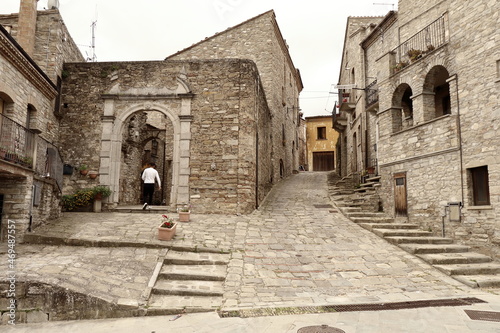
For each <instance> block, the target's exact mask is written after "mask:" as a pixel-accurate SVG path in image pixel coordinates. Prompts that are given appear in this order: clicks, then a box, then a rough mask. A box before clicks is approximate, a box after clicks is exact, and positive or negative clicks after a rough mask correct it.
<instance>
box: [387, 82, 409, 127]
mask: <svg viewBox="0 0 500 333" xmlns="http://www.w3.org/2000/svg"><path fill="white" fill-rule="evenodd" d="M412 96H413V90H412V88H411V87H410V85H409V84H407V83H402V84H400V85H399V86H398V87H397V88H396V89H395V90H394V93H393V94H392V131H393V132H398V131H401V130H403V129H405V128H408V127H411V126H413V100H412Z"/></svg>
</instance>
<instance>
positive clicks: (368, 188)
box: [353, 187, 375, 193]
mask: <svg viewBox="0 0 500 333" xmlns="http://www.w3.org/2000/svg"><path fill="white" fill-rule="evenodd" d="M353 191H354V192H356V193H364V192H367V191H368V192H369V191H375V189H374V188H373V187H360V188H357V189H354V190H353Z"/></svg>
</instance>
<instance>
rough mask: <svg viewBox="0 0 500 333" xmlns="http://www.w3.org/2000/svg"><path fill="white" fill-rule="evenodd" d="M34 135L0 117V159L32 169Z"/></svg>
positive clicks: (10, 120) (11, 121)
mask: <svg viewBox="0 0 500 333" xmlns="http://www.w3.org/2000/svg"><path fill="white" fill-rule="evenodd" d="M34 150H35V134H34V133H33V132H31V131H30V130H28V129H27V128H25V127H24V126H22V125H20V124H18V123H17V122H15V121H13V120H12V119H10V118H7V117H6V116H4V115H0V159H3V160H6V161H8V162H12V163H16V164H19V165H22V166H24V167H26V168H30V169H31V168H33V153H34Z"/></svg>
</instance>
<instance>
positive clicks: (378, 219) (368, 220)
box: [350, 217, 394, 223]
mask: <svg viewBox="0 0 500 333" xmlns="http://www.w3.org/2000/svg"><path fill="white" fill-rule="evenodd" d="M350 220H351V221H352V222H354V223H391V222H392V221H394V219H393V218H391V217H351V218H350Z"/></svg>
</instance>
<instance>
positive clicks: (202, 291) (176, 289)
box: [152, 280, 224, 297]
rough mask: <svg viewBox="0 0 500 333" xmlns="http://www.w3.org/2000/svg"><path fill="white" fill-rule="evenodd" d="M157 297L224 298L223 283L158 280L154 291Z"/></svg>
mask: <svg viewBox="0 0 500 333" xmlns="http://www.w3.org/2000/svg"><path fill="white" fill-rule="evenodd" d="M152 293H153V294H156V295H176V296H205V297H207V296H222V295H224V286H223V282H222V281H193V280H191V281H190V280H158V281H156V284H155V286H154V288H153V290H152Z"/></svg>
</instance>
